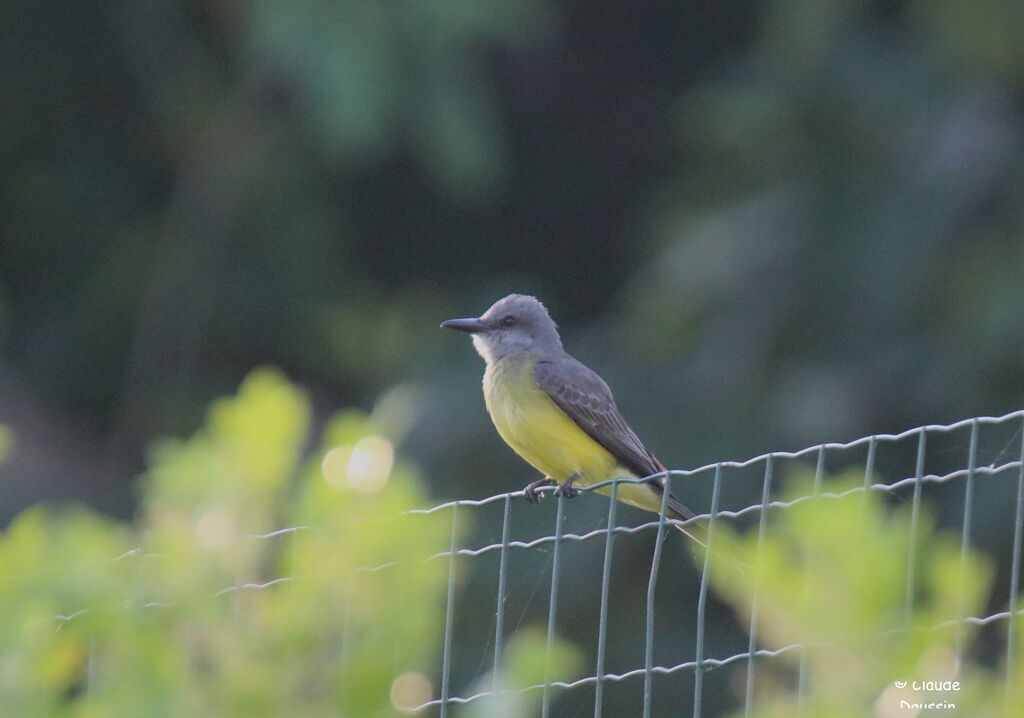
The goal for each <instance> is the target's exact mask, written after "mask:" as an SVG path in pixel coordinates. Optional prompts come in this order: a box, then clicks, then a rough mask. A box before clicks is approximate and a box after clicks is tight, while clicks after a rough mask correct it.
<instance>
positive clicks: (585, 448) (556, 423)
mask: <svg viewBox="0 0 1024 718" xmlns="http://www.w3.org/2000/svg"><path fill="white" fill-rule="evenodd" d="M441 326H442V327H447V328H449V329H458V330H459V331H463V332H469V333H470V334H472V335H473V345H474V346H475V347H476V350H477V352H479V354H480V356H482V357H483V358H484V361H485V362H486V363H487V369H486V370H485V371H484V401H485V403H486V404H487V412H488V413H489V414H490V415H491V419H492V420H493V421H494V426H495V427H496V428H497V429H498V433H499V434H500V435H501V438H502V439H504V440H505V443H507V444H508V445H509V446H511V447H512V448H513V449H514V450H515V452H516V453H517V454H519V455H520V456H521V457H522V458H523V459H525V460H526V461H527V462H528V463H529V464H530V465H532V466H533V467H534V468H535V469H537V470H538V471H540V472H541V473H543V474H544V478H542V479H539V480H537V481H534V482H532V483H530V484H528V485H527V486H526V488H525V489H524V494H525V495H526V498H527V499H528V500H530V501H531V502H534V503H536V501H537V499H538V497H537V493H536V489H537V487H539V486H545V485H549V484H553V483H557V484H558V487H557V488H556V489H555V494H556V495H562V496H565V497H566V498H570V497H573V496H575V495H576V494H577V493H578V491H577V490H576V489H575V488H573V486H574V485H579V486H589V485H592V484H595V483H598V482H601V481H606V480H608V479H613V478H638V479H642V478H647V477H651V478H650V479H649V480H648V481H645V482H642V483H632V482H625V483H622V484H619V487H618V491H617V495H618V498H619V500H620V501H623V502H625V503H627V504H631V505H632V506H636V507H639V508H641V509H645V510H647V511H654V512H655V513H660V512H661V505H662V496H663V492H664V491H665V490H666V481H667V478H666V474H665V471H666V470H665V467H664V466H662V465H661V463H660V462H659V461H658V460H657V459H656V458H654V454H652V453H651V452H650V451H649V450H648V449H647V447H645V446H644V445H643V443H642V442H641V441H640V439H639V438H638V437H637V435H636V433H635V432H634V431H633V430H632V429H631V428H629V425H628V424H627V423H626V420H625V419H624V418H622V414H621V413H619V409H618V407H617V406H616V405H615V400H614V399H613V398H612V392H611V390H610V389H609V388H608V385H607V384H605V382H604V380H603V379H602V378H601V377H599V376H598V375H597V374H596V373H595V372H594V371H592V370H591V369H589V368H588V367H586V366H584V365H583V364H582V363H581V362H579V361H577V360H576V359H574V358H573V357H571V356H569V354H567V353H566V351H565V350H564V349H563V348H562V340H561V339H560V338H559V336H558V327H557V326H556V325H555V323H554V322H553V321H552V320H551V317H550V316H549V315H548V310H547V309H546V308H545V307H544V305H543V304H541V303H540V302H539V301H538V300H537V299H536V298H535V297H530V296H526V295H523V294H510V295H509V296H507V297H505V298H504V299H500V300H498V301H497V302H495V303H494V304H493V305H492V306H491V308H490V309H488V310H487V311H486V312H484V314H483V316H481V317H479V318H468V319H449V320H448V321H446V322H443V323H442V324H441ZM656 474H661V476H656ZM597 491H599V492H601V493H603V494H611V484H608V485H606V486H603V487H601V488H599V489H597ZM668 514H669V516H670V517H671V518H677V519H689V518H693V516H694V513H693V512H692V511H690V510H689V509H688V508H686V507H685V506H683V504H682V503H681V502H680V501H679V500H678V499H677V498H676V497H675V496H672V495H671V493H670V494H669V496H668ZM680 528H682V527H680ZM691 528H694V527H691V526H689V525H688V526H687V527H686V528H685V529H683V530H684V533H687V534H689V535H690V536H691V537H692V538H694V539H695V540H697V541H698V542H699V543H702V544H703V543H704V542H703V541H702V540H701V538H698V537H697V536H695V535H694V533H701V534H703V530H701V529H698V530H697V531H696V532H693V531H691V530H687V529H691Z"/></svg>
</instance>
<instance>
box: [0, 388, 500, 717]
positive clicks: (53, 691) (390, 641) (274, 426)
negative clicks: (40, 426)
mask: <svg viewBox="0 0 1024 718" xmlns="http://www.w3.org/2000/svg"><path fill="white" fill-rule="evenodd" d="M309 424H310V409H309V405H308V401H307V399H306V397H305V395H304V394H303V393H302V392H301V391H299V390H297V389H296V388H295V387H293V386H292V385H290V384H289V383H288V382H287V381H285V380H284V379H283V378H282V377H281V376H280V375H278V374H277V373H275V372H272V371H258V372H255V373H254V374H252V375H251V376H250V377H249V379H247V380H246V381H245V383H244V384H243V385H242V387H241V390H240V391H239V393H238V396H237V397H234V398H232V399H225V400H221V401H218V402H216V403H215V404H214V405H213V407H212V408H211V410H210V412H209V418H208V422H207V426H206V428H205V429H203V430H202V431H200V432H199V433H198V434H196V435H195V436H194V437H193V438H191V439H189V440H188V441H184V442H164V443H163V444H161V445H160V446H159V447H157V449H156V451H155V452H154V453H153V460H152V468H151V469H150V471H149V473H148V475H147V476H146V477H145V478H144V482H143V485H144V491H145V495H144V498H143V501H142V508H141V511H140V515H139V517H138V520H137V522H136V524H135V525H132V526H129V525H124V524H120V523H117V522H114V521H111V520H108V519H105V518H101V517H99V516H96V515H94V514H92V513H90V512H88V511H84V510H77V509H76V510H64V511H56V510H52V509H46V508H34V509H31V510H28V511H26V512H24V513H23V514H22V515H20V516H19V517H18V518H17V519H16V520H15V521H14V523H13V524H12V525H11V527H10V529H9V530H8V531H7V533H6V535H4V536H3V538H2V542H0V577H2V581H3V590H2V591H0V695H3V697H4V710H5V712H6V714H8V715H18V716H26V717H27V716H63V715H67V716H71V715H74V716H110V715H114V716H185V715H188V716H203V715H209V716H262V715H302V716H328V715H330V716H336V715H347V716H386V715H393V714H395V713H396V712H397V710H398V709H397V708H396V705H397V706H401V705H411V704H416V703H419V702H422V701H425V700H429V699H430V697H431V695H430V692H431V684H432V683H433V682H434V680H435V679H436V678H437V676H436V675H435V667H436V666H437V663H438V662H437V660H436V654H437V648H438V636H439V635H440V624H441V620H442V617H443V615H444V603H443V602H444V588H445V584H446V580H447V570H448V569H447V562H446V561H443V560H429V561H428V560H424V559H426V558H427V557H428V556H430V555H432V554H435V553H438V552H442V551H444V550H445V549H446V548H447V543H448V540H449V531H450V521H449V518H448V516H446V515H444V514H429V515H408V514H404V515H403V514H402V513H401V512H403V511H406V510H408V509H411V508H415V507H419V506H422V505H423V503H424V498H425V497H424V495H423V492H422V488H421V484H420V482H419V480H418V478H417V476H416V474H415V472H414V471H413V470H412V469H411V468H410V467H409V466H407V465H405V464H404V463H403V462H401V461H398V462H396V461H395V460H394V452H393V448H392V445H391V443H390V442H389V441H388V440H387V438H385V437H383V436H381V435H380V434H379V430H378V428H377V427H375V426H374V425H373V423H372V421H370V420H369V419H367V418H366V417H364V416H362V415H359V414H356V413H347V414H343V415H340V416H338V417H336V418H335V419H333V420H332V421H330V422H329V424H328V426H327V429H326V431H325V435H324V441H323V448H322V449H321V450H320V451H319V452H318V453H317V454H316V455H315V457H314V458H313V459H312V460H310V461H308V462H304V461H303V460H302V456H303V452H304V449H305V447H306V444H307V442H308V441H309ZM282 526H287V527H308V528H296V529H295V530H294V531H291V532H286V533H283V534H280V535H278V536H274V537H260V536H259V534H263V533H268V532H270V531H272V530H273V529H277V528H280V527H282ZM383 564H389V565H388V566H387V567H385V568H380V569H379V570H375V571H368V570H366V569H367V568H372V567H376V566H381V565H383ZM277 579H280V580H279V581H278V582H275V583H272V584H270V585H264V584H268V583H269V582H271V581H274V580H277ZM512 663H513V664H515V665H518V664H517V663H516V662H515V661H513V662H512Z"/></svg>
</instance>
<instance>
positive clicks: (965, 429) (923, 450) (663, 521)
mask: <svg viewBox="0 0 1024 718" xmlns="http://www.w3.org/2000/svg"><path fill="white" fill-rule="evenodd" d="M883 455H884V457H883ZM808 460H810V461H813V476H814V482H813V489H812V491H811V493H809V494H807V495H804V496H800V497H798V498H796V499H790V500H787V501H783V500H778V499H774V498H773V497H774V496H775V495H777V493H778V490H779V488H780V487H779V484H780V483H782V481H781V479H783V478H784V475H785V474H786V473H787V472H786V468H788V467H789V466H790V465H793V464H797V465H799V466H801V467H804V468H807V467H808ZM908 464H909V466H907V465H908ZM933 464H934V465H935V466H939V467H942V468H941V470H940V471H934V470H933V471H931V472H929V471H927V469H928V467H929V466H930V465H933ZM851 466H861V467H863V483H862V484H861V485H860V486H857V487H855V488H850V489H846V490H844V491H842V492H830V491H828V490H827V488H828V487H827V484H826V483H825V477H826V475H827V474H830V473H832V472H833V471H834V470H835V469H837V468H842V467H847V468H848V467H851ZM911 466H912V469H911V468H910V467H911ZM755 470H756V473H757V474H758V476H757V477H756V478H755V477H754V476H753V475H752V472H753V471H755ZM667 476H668V479H669V481H670V482H672V485H673V490H674V491H676V492H677V493H681V494H683V495H690V494H691V493H692V485H693V483H694V482H696V481H698V480H701V479H707V480H710V482H711V492H710V493H711V498H710V506H709V509H708V511H707V512H705V513H701V514H699V515H698V516H696V517H695V518H692V519H688V520H686V521H678V520H673V519H669V518H667V517H666V506H664V505H663V506H662V511H661V514H660V516H659V517H658V519H657V520H653V521H646V522H643V523H639V524H636V525H620V524H619V523H618V518H619V516H618V514H619V512H620V511H621V510H622V509H621V505H620V504H619V503H618V502H617V501H615V500H614V499H615V495H616V492H617V487H618V486H619V485H620V484H622V483H629V482H635V481H639V480H633V479H616V480H613V481H609V482H604V483H602V484H597V485H595V486H591V487H588V488H587V489H585V490H587V491H593V490H594V489H596V488H601V487H604V486H607V487H609V488H610V490H611V495H612V500H611V501H609V502H608V507H607V518H606V524H605V526H604V527H603V528H599V529H595V530H591V531H588V532H584V533H573V532H569V531H566V530H565V522H566V511H567V508H568V506H569V504H568V503H567V502H566V500H565V498H564V497H561V496H560V497H558V498H557V500H556V502H555V511H554V516H553V517H552V521H553V526H552V527H551V528H552V531H551V533H548V534H545V535H542V536H539V537H535V538H531V539H526V540H523V539H518V538H514V537H513V529H512V521H511V516H512V510H511V509H512V502H513V501H514V500H517V499H519V498H520V497H522V495H523V492H521V491H516V492H511V493H506V494H499V495H496V496H491V497H489V498H485V499H482V500H462V501H452V502H448V503H444V504H441V505H438V506H434V507H433V508H430V509H425V510H423V511H417V512H412V513H436V512H439V511H447V512H450V514H451V526H452V532H451V546H450V550H449V551H447V552H444V553H442V554H438V555H437V556H435V557H432V558H437V559H446V560H448V561H449V582H448V590H447V597H446V606H445V628H444V649H443V656H442V659H443V663H442V672H441V679H440V686H439V690H438V694H439V695H438V698H437V699H435V700H432V701H429V702H426V703H423V704H422V705H420V706H418V707H417V708H416V709H415V710H416V711H417V712H420V713H421V714H426V713H427V712H428V711H434V712H436V713H437V714H438V715H440V716H441V717H442V718H444V717H445V716H448V715H449V714H450V712H451V708H452V707H453V706H458V705H463V704H467V703H472V702H474V701H478V700H480V699H482V698H485V697H487V696H491V695H494V693H495V692H499V691H498V687H497V686H496V685H495V686H492V687H490V688H486V689H483V690H476V691H474V692H469V693H466V694H462V695H458V694H457V693H456V692H455V691H454V690H453V686H454V685H455V682H454V676H453V665H454V663H455V653H456V651H457V650H458V640H457V638H458V637H457V636H456V626H457V624H458V621H457V617H458V616H459V614H460V613H461V612H462V611H463V610H466V604H468V603H469V602H474V603H479V602H480V601H481V600H482V599H481V597H480V594H479V593H478V592H477V591H474V592H473V593H472V595H468V596H467V595H465V594H463V595H462V596H461V598H460V595H459V591H458V588H457V587H458V585H459V582H458V581H457V580H456V578H457V576H458V575H460V574H461V573H462V572H461V571H460V569H459V564H460V562H464V561H473V560H477V559H479V557H481V556H482V555H484V554H487V553H491V552H497V553H498V570H497V575H496V576H495V577H494V580H493V589H492V590H493V599H491V600H492V602H493V603H492V605H493V611H494V633H493V647H494V651H493V657H492V658H491V667H492V669H493V673H494V675H497V674H498V672H499V669H500V667H501V660H502V653H501V649H502V646H503V642H504V637H505V633H506V631H507V630H508V625H507V622H508V618H507V613H506V608H505V606H506V601H507V598H508V587H509V566H510V564H511V556H512V554H513V552H516V551H526V552H530V551H533V552H537V551H542V550H544V551H547V550H549V551H550V577H549V586H548V606H547V625H546V631H547V645H548V649H549V650H550V647H551V645H552V642H553V640H554V638H555V636H556V635H557V632H558V629H559V627H560V621H561V619H562V616H561V614H560V608H561V604H562V603H563V602H564V601H565V600H566V598H567V595H566V592H567V591H568V592H580V591H584V592H585V591H587V587H586V586H581V585H579V584H578V583H577V582H572V583H570V584H569V585H566V581H565V578H564V561H565V558H564V552H565V550H566V546H568V545H570V544H573V543H581V542H588V541H599V542H602V543H603V561H602V564H601V566H602V570H601V579H600V595H599V609H598V612H597V613H598V615H597V622H598V638H597V645H596V649H595V651H594V654H595V660H594V664H593V672H592V673H590V675H587V676H586V677H583V678H579V679H577V680H572V681H566V680H561V679H560V678H559V677H558V676H552V675H547V676H545V678H544V681H543V682H542V683H538V684H536V685H532V686H529V687H527V688H525V689H522V690H525V691H541V692H542V694H543V695H542V702H541V715H542V717H543V718H547V717H548V716H550V715H551V711H552V708H551V707H552V702H553V700H554V699H555V697H556V694H558V693H560V692H567V691H581V690H587V691H591V692H592V700H593V715H594V716H595V718H600V716H602V715H603V714H604V710H605V692H606V689H607V687H608V686H609V685H610V684H618V683H624V682H631V681H636V682H642V715H643V716H644V717H645V718H649V717H650V716H651V715H652V710H653V706H654V701H653V696H654V678H655V677H656V676H664V675H672V674H683V673H685V674H687V675H690V676H691V680H692V696H693V700H692V714H693V716H694V717H695V718H699V717H700V716H702V715H704V714H705V713H704V712H705V710H706V707H707V706H706V692H705V685H704V684H705V676H706V674H707V671H708V670H710V669H716V668H722V667H726V666H741V667H742V670H743V671H744V673H745V675H744V677H743V683H742V687H743V699H742V705H743V708H744V710H745V712H746V713H749V712H750V711H751V710H752V708H753V706H754V705H755V692H756V691H755V688H756V685H757V683H756V676H757V667H758V661H759V660H761V659H771V658H773V657H776V656H779V655H781V654H787V653H793V652H796V653H799V654H801V658H800V660H799V663H798V666H799V667H798V669H797V674H796V682H797V686H796V688H797V690H798V692H799V695H801V696H802V695H803V694H804V692H805V690H806V685H805V682H806V679H807V663H806V661H805V660H803V653H804V652H805V650H806V649H807V648H808V646H807V645H805V644H801V643H793V644H790V645H786V646H782V647H779V648H774V649H768V648H763V647H760V636H759V620H760V616H759V611H758V597H757V595H756V589H755V595H754V596H753V600H752V608H751V611H750V615H749V616H748V617H747V626H746V628H747V632H748V636H749V638H748V643H747V647H746V650H745V651H741V652H737V653H732V654H731V655H727V656H722V657H717V656H712V655H709V654H708V650H707V641H708V638H707V637H708V590H709V580H708V578H709V565H710V562H711V557H712V555H713V547H712V546H710V545H709V548H708V551H706V552H705V553H704V559H703V565H702V567H701V569H700V587H699V598H698V602H697V606H696V638H695V641H696V642H695V646H694V651H693V654H692V655H691V656H690V657H687V658H686V659H685V660H680V661H678V662H675V663H670V664H662V663H658V662H656V661H655V660H654V655H655V647H656V641H657V638H658V632H657V631H656V630H655V625H656V623H655V614H656V608H657V602H656V600H655V596H656V592H657V586H658V582H659V578H661V577H662V574H663V566H664V561H663V556H664V550H663V549H664V546H665V536H666V527H668V526H669V525H670V524H679V525H683V526H685V525H687V524H690V523H693V522H697V521H702V520H707V521H709V522H710V533H709V544H710V542H713V540H714V526H715V524H716V522H720V521H723V520H728V521H735V520H741V519H744V518H749V519H756V525H755V526H754V527H753V530H755V531H756V532H757V537H758V547H760V545H761V543H762V542H763V540H764V536H765V532H766V527H767V522H768V517H769V513H770V511H772V510H777V509H781V510H784V509H787V508H788V507H791V506H793V505H795V504H798V503H801V502H803V501H807V500H810V499H811V498H812V497H815V496H818V497H822V498H840V497H844V496H849V495H853V494H858V493H861V494H865V495H866V494H867V493H868V492H882V493H885V494H889V495H894V496H902V494H903V493H904V492H908V493H909V494H910V495H909V497H908V500H909V501H910V504H911V505H910V521H911V540H910V542H909V549H908V556H907V567H908V568H907V573H906V576H905V596H906V598H905V601H906V606H905V608H906V612H907V614H908V616H909V615H910V613H911V611H912V608H913V600H914V585H915V576H914V566H915V561H914V559H915V555H916V553H917V552H918V550H919V546H918V545H917V542H916V537H917V525H918V522H919V520H920V513H921V506H922V501H923V497H924V495H925V492H926V490H928V489H929V488H930V487H937V488H942V489H944V490H949V489H950V488H952V487H954V486H955V485H956V484H957V483H958V482H962V487H960V488H961V490H962V512H961V513H960V515H959V517H958V520H957V522H956V523H958V524H959V530H960V534H961V543H960V547H961V548H960V550H961V560H964V559H965V558H966V556H967V552H968V550H969V548H970V547H971V543H972V520H973V515H974V512H975V498H976V496H975V495H976V491H977V488H978V484H977V482H978V481H979V480H981V479H986V480H988V479H991V480H992V481H1001V480H1003V479H1006V480H1008V481H1009V482H1011V483H1012V486H1011V487H1010V488H1009V490H1010V492H1011V493H1012V495H1013V496H1014V499H1013V501H1010V502H1005V503H1002V504H1001V505H1002V506H1003V510H1004V513H1003V515H1002V516H997V515H989V516H987V522H988V523H990V524H991V523H995V522H999V521H1005V522H1006V525H1007V526H1009V525H1011V524H1012V526H1013V539H1012V541H1013V543H1012V548H1011V550H1010V551H1011V553H1012V558H1011V560H1010V575H1009V580H1008V584H1009V585H1008V586H1007V587H1005V594H1004V595H1005V596H1006V603H1005V610H1001V611H996V612H993V613H991V614H989V615H985V616H961V617H959V618H957V619H955V620H953V621H947V622H945V623H941V624H938V625H936V626H934V627H933V628H941V627H944V626H947V625H951V624H956V623H961V624H973V625H978V626H989V625H991V624H998V623H1000V622H1002V621H1006V629H1005V633H1004V636H1005V660H1006V671H1007V674H1006V681H1007V684H1008V685H1009V681H1010V680H1011V676H1012V675H1013V674H1014V671H1015V666H1014V655H1015V641H1016V636H1015V628H1014V626H1015V621H1013V620H1010V619H1012V618H1013V617H1014V616H1016V615H1017V609H1016V607H1017V605H1018V591H1019V589H1018V584H1019V579H1020V564H1021V541H1022V526H1024V411H1017V412H1013V413H1010V414H1006V415H1004V416H999V417H988V416H986V417H976V418H972V419H967V420H964V421H959V422H956V423H953V424H948V425H927V426H921V427H918V428H915V429H911V430H908V431H904V432H902V433H899V434H877V435H872V436H867V437H864V438H861V439H857V440H855V441H851V442H847V443H826V444H821V445H818V446H811V447H808V448H806V449H803V450H800V451H795V452H771V453H768V454H763V455H761V456H757V457H755V458H752V459H748V460H746V461H725V462H719V463H715V464H710V465H707V466H702V467H700V468H697V469H693V470H686V471H677V470H673V471H669V472H667ZM886 477H890V478H888V480H887V479H886ZM734 479H735V482H736V483H740V482H743V483H745V484H746V485H747V488H748V489H749V486H750V485H751V483H756V485H757V488H758V491H759V493H760V500H759V501H755V502H750V503H746V504H744V505H739V506H736V507H733V508H730V507H728V506H727V505H726V494H730V493H732V494H735V495H736V496H737V497H739V498H740V499H742V497H743V496H745V495H747V494H748V493H749V491H747V492H743V491H740V492H736V491H732V492H730V491H729V489H731V488H735V487H733V486H731V485H730V484H731V483H732V482H733V480H734ZM683 480H686V481H687V482H688V483H687V484H685V486H684V485H683V484H682V481H683ZM982 488H983V490H985V491H995V490H996V486H995V485H993V484H992V483H986V484H984V485H983V486H982ZM1003 488H1006V487H1003ZM541 491H544V492H547V493H552V492H553V491H554V487H546V488H545V489H541ZM667 495H668V493H667V492H666V494H665V496H667ZM493 505H496V506H499V507H500V508H501V516H502V518H501V530H500V533H501V539H500V541H497V542H493V543H487V544H485V545H481V546H477V547H460V546H459V545H458V540H457V537H458V536H459V526H460V522H461V521H463V520H465V518H464V517H463V514H470V513H472V512H478V511H481V510H483V509H485V508H486V507H488V506H493ZM646 516H650V514H646ZM632 534H647V535H653V541H654V548H653V552H652V554H651V561H650V567H649V570H648V572H647V590H646V603H645V606H644V611H645V616H644V628H643V646H644V650H643V663H642V665H636V666H634V667H632V668H629V669H627V670H621V671H617V672H613V671H609V670H608V669H607V665H606V660H607V655H608V647H609V640H610V639H609V632H608V624H609V598H610V592H611V588H612V585H613V583H614V582H615V576H614V575H613V573H614V571H613V554H614V551H615V546H616V538H617V537H620V536H623V535H632ZM380 568H381V567H375V568H371V569H368V570H379V569H380ZM996 590H997V591H1001V590H1004V589H999V588H998V587H997V589H996ZM466 683H467V681H465V680H464V681H463V684H466Z"/></svg>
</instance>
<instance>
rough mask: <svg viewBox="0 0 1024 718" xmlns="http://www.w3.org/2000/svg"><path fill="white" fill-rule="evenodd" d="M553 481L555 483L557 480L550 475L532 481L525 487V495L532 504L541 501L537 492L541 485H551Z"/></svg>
mask: <svg viewBox="0 0 1024 718" xmlns="http://www.w3.org/2000/svg"><path fill="white" fill-rule="evenodd" d="M553 483H555V480H554V479H552V478H551V477H550V476H545V477H544V478H543V479H537V480H536V481H531V482H530V483H528V484H527V485H526V486H525V487H524V488H523V496H525V497H526V500H527V501H529V502H530V503H531V504H536V503H540V494H538V493H537V489H539V488H540V487H541V486H549V485H551V484H553Z"/></svg>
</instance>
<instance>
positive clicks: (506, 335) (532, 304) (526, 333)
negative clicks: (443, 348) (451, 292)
mask: <svg viewBox="0 0 1024 718" xmlns="http://www.w3.org/2000/svg"><path fill="white" fill-rule="evenodd" d="M441 326H442V327H445V328H447V329H458V330H459V331H462V332H469V333H470V334H472V335H473V346H475V347H476V350H477V351H478V352H479V353H480V356H482V357H483V358H484V360H485V361H487V362H493V361H496V360H498V359H500V358H501V357H503V356H505V355H506V354H511V353H512V352H520V351H530V352H538V353H540V354H545V353H548V352H554V351H560V350H561V348H562V342H561V340H560V339H559V338H558V327H557V326H556V325H555V323H554V322H553V321H552V320H551V317H550V316H549V315H548V310H547V309H546V308H545V307H544V305H543V304H541V303H540V301H538V300H537V298H536V297H530V296H527V295H525V294H510V295H508V296H507V297H505V298H503V299H499V300H498V301H496V302H495V303H494V304H492V305H491V308H490V309H488V310H487V311H486V312H484V313H483V315H482V316H480V317H479V318H469V319H449V320H448V321H446V322H442V323H441Z"/></svg>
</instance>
